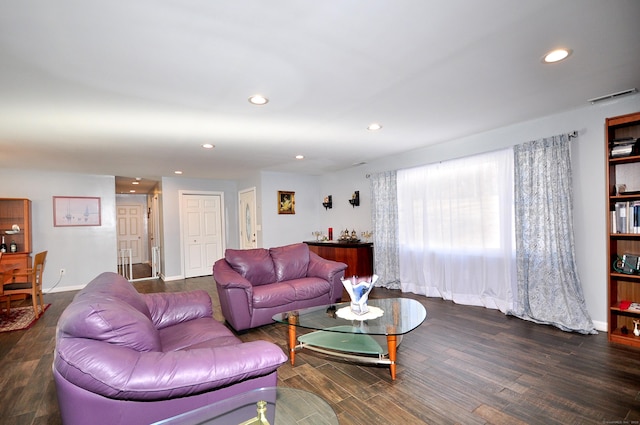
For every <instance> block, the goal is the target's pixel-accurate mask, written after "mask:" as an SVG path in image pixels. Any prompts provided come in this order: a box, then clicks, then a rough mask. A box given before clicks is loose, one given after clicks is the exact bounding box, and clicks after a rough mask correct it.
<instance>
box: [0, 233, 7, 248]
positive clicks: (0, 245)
mask: <svg viewBox="0 0 640 425" xmlns="http://www.w3.org/2000/svg"><path fill="white" fill-rule="evenodd" d="M0 252H7V244H6V243H4V236H3V237H2V244H0Z"/></svg>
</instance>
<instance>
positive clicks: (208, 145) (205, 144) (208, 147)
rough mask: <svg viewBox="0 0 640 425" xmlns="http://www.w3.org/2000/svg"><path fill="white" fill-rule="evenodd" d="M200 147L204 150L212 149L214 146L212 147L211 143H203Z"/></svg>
mask: <svg viewBox="0 0 640 425" xmlns="http://www.w3.org/2000/svg"><path fill="white" fill-rule="evenodd" d="M202 147H203V148H205V149H213V148H214V145H212V144H211V143H204V144H203V145H202Z"/></svg>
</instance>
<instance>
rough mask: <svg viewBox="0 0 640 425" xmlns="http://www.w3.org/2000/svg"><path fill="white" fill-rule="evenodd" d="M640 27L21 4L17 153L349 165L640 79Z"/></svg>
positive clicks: (455, 1) (8, 121) (564, 7)
mask: <svg viewBox="0 0 640 425" xmlns="http://www.w3.org/2000/svg"><path fill="white" fill-rule="evenodd" d="M639 28H640V1H637V0H610V1H602V0H562V1H558V0H536V1H513V0H483V1H474V0H447V1H438V2H435V1H427V0H323V1H317V0H314V1H311V0H271V1H264V0H238V1H224V2H223V1H211V0H172V1H169V0H136V1H129V2H119V1H102V0H56V1H51V0H40V1H37V0H36V1H34V0H22V1H11V2H10V1H3V2H2V3H1V4H0V65H1V66H0V167H5V168H6V167H25V168H38V169H44V170H51V171H71V172H80V173H89V174H107V175H116V176H131V177H134V176H139V177H144V178H154V179H157V178H159V177H161V176H173V172H174V170H177V169H180V170H183V171H184V174H183V176H185V177H187V178H216V179H219V178H220V179H236V178H242V177H243V175H245V174H244V173H246V172H247V171H249V170H256V169H264V170H273V171H283V172H303V173H311V174H322V173H327V172H332V171H335V170H341V169H344V168H348V167H352V166H353V164H357V163H361V162H367V161H372V160H374V159H377V158H382V157H385V156H388V155H392V154H395V153H398V152H401V151H406V150H411V149H416V148H419V147H423V146H427V145H430V144H435V143H442V142H446V141H449V140H452V139H455V138H459V137H462V136H465V135H469V134H474V133H478V132H482V131H486V130H490V129H493V128H497V127H502V126H505V125H509V124H512V123H516V122H520V121H524V120H529V119H533V118H537V117H541V116H545V115H550V114H554V113H557V112H560V111H564V110H567V109H571V108H575V107H580V106H584V105H586V104H587V100H588V99H590V98H593V97H598V96H602V95H606V94H609V93H613V92H618V91H621V90H625V89H629V88H633V87H639V88H640V54H639V52H640V29H639ZM556 47H569V48H571V49H573V55H572V56H570V57H569V58H568V59H567V60H566V61H564V62H562V63H558V64H553V65H548V64H543V63H541V57H542V56H543V54H544V53H545V52H547V51H549V50H551V49H553V48H556ZM255 93H260V94H263V95H265V96H267V97H268V98H269V99H270V102H269V103H268V104H267V105H265V106H260V107H257V106H253V105H251V104H249V103H248V102H247V98H248V97H249V96H250V95H252V94H255ZM374 121H376V122H380V123H381V124H382V125H383V129H382V130H381V131H378V132H371V131H368V130H367V129H366V127H367V125H368V124H369V123H371V122H374ZM206 142H209V143H213V144H215V146H216V147H215V149H213V150H210V151H205V150H204V149H202V148H201V147H200V145H201V144H202V143H206ZM297 154H303V155H305V159H304V160H295V159H294V156H295V155H297Z"/></svg>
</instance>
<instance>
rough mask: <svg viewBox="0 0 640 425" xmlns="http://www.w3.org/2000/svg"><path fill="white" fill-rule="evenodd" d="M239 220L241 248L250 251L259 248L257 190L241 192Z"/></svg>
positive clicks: (253, 188)
mask: <svg viewBox="0 0 640 425" xmlns="http://www.w3.org/2000/svg"><path fill="white" fill-rule="evenodd" d="M238 195H239V196H238V198H240V208H239V210H238V211H239V215H240V217H239V219H238V222H239V223H240V248H241V249H250V248H257V247H258V238H257V233H256V230H257V229H256V188H255V187H252V188H251V189H245V190H241V191H240V192H239V194H238Z"/></svg>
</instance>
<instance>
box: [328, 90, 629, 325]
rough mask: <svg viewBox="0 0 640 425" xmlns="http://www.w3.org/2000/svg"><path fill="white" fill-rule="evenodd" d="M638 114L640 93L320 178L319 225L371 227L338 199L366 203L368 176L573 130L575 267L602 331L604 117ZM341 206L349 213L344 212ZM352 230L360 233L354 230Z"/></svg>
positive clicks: (364, 209) (364, 213)
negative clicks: (323, 198)
mask: <svg viewBox="0 0 640 425" xmlns="http://www.w3.org/2000/svg"><path fill="white" fill-rule="evenodd" d="M637 111H640V94H639V95H634V96H628V97H625V98H620V99H618V100H614V101H608V102H603V103H599V104H596V105H586V106H585V107H583V108H579V109H575V110H571V111H567V112H565V113H562V114H557V115H552V116H548V117H545V118H541V119H536V120H531V121H527V122H523V123H519V124H516V125H512V126H509V127H504V128H499V129H496V130H493V131H489V132H486V133H482V134H476V135H473V136H470V137H465V138H462V139H458V140H454V141H451V142H447V143H445V144H440V145H435V146H430V147H425V148H422V149H418V150H415V151H412V152H405V153H402V154H399V155H395V156H390V157H387V158H384V159H382V160H379V161H375V162H370V163H369V164H365V165H363V166H361V167H358V168H352V169H349V170H345V171H343V172H338V173H333V174H331V175H326V176H323V177H322V179H321V187H322V189H321V190H322V193H326V194H333V195H334V200H333V204H334V210H330V211H329V212H328V213H326V214H325V213H324V208H322V206H320V208H321V209H322V211H321V214H320V222H322V223H323V224H324V225H325V226H327V225H330V224H333V225H334V226H336V225H338V226H344V225H347V226H350V224H349V223H353V222H354V221H357V222H358V224H360V223H367V225H369V226H370V218H369V217H368V216H367V213H370V211H369V209H368V207H367V204H366V203H362V204H361V205H362V206H361V207H360V210H358V211H350V208H351V206H349V205H348V204H347V203H346V202H347V201H346V199H344V200H343V198H345V196H346V197H347V198H348V197H349V193H348V192H349V191H351V190H353V189H355V188H356V187H360V197H361V202H362V201H363V200H365V199H367V202H368V195H367V196H366V197H363V194H367V193H368V191H367V189H366V188H368V181H367V180H366V178H365V175H366V174H367V173H373V172H379V171H387V170H397V169H403V168H411V167H415V166H418V165H423V164H429V163H433V162H437V161H443V160H447V159H452V158H458V157H462V156H468V155H473V154H476V153H482V152H488V151H491V150H496V149H501V148H505V147H509V146H513V145H516V144H520V143H525V142H527V141H531V140H536V139H539V138H543V137H547V136H553V135H556V134H561V133H569V132H573V131H574V130H575V131H578V133H579V137H578V139H574V141H573V142H572V163H573V187H574V232H575V246H576V262H577V265H578V274H579V276H580V278H581V281H582V286H583V290H584V294H585V299H586V304H587V308H588V310H589V313H590V314H591V318H592V319H593V320H594V322H596V327H597V328H598V329H600V330H605V329H606V320H607V292H606V286H607V270H608V267H609V264H608V258H607V256H606V252H605V251H606V235H607V229H606V214H607V205H606V203H605V196H606V190H605V162H606V149H605V145H604V144H605V132H604V120H605V118H607V117H612V116H617V115H623V114H627V113H631V112H637ZM345 182H348V184H347V183H345ZM365 186H366V188H365ZM352 187H353V189H352ZM332 192H333V193H332ZM336 194H337V196H336ZM343 203H344V204H346V206H347V207H348V208H347V207H343V206H342V204H343ZM336 205H337V207H336ZM356 210H357V208H356ZM358 224H354V225H356V226H357V225H358ZM365 227H366V226H365ZM356 230H358V231H359V228H356Z"/></svg>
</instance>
